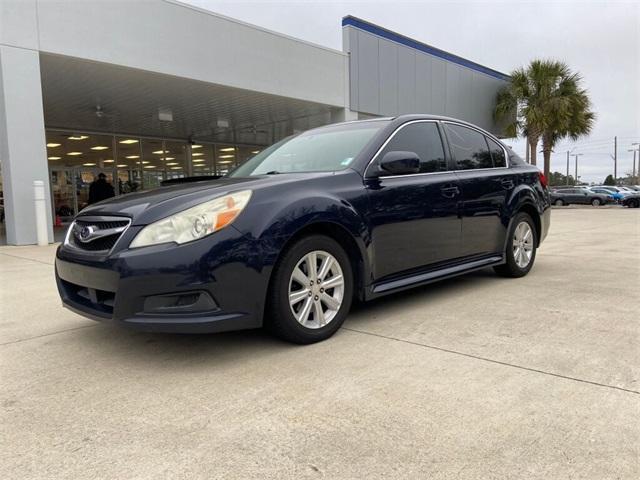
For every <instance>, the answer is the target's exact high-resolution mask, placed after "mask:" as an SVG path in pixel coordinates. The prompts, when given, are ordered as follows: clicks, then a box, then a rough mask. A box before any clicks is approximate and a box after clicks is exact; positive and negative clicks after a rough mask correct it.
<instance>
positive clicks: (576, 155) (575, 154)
mask: <svg viewBox="0 0 640 480" xmlns="http://www.w3.org/2000/svg"><path fill="white" fill-rule="evenodd" d="M580 155H582V153H574V154H573V156H574V157H575V160H576V185H578V157H579V156H580Z"/></svg>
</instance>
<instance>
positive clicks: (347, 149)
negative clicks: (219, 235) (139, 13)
mask: <svg viewBox="0 0 640 480" xmlns="http://www.w3.org/2000/svg"><path fill="white" fill-rule="evenodd" d="M388 123H389V121H388V120H376V121H367V122H354V123H343V124H338V125H335V126H329V127H322V128H316V129H314V130H309V131H307V132H304V133H301V134H300V135H296V136H294V137H289V138H285V139H284V140H281V141H280V142H278V143H276V144H274V145H272V146H270V147H269V148H267V149H265V150H263V151H262V152H260V153H259V154H258V155H256V156H255V157H253V158H251V159H250V160H249V161H247V162H246V163H245V164H244V165H241V166H240V167H238V168H237V169H235V170H234V171H232V172H231V173H230V174H229V176H230V177H249V176H253V175H266V174H277V173H294V172H331V171H335V170H344V169H345V168H347V167H349V165H350V164H351V162H352V161H353V159H354V158H355V157H356V156H357V155H358V153H360V151H361V150H362V149H363V148H364V146H365V145H366V144H367V143H368V142H369V140H371V138H372V137H373V136H374V135H375V133H376V132H378V131H379V130H380V129H381V128H383V127H384V126H386V125H387V124H388Z"/></svg>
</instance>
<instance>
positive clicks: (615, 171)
mask: <svg viewBox="0 0 640 480" xmlns="http://www.w3.org/2000/svg"><path fill="white" fill-rule="evenodd" d="M613 182H614V183H615V184H616V185H618V137H617V136H615V137H613Z"/></svg>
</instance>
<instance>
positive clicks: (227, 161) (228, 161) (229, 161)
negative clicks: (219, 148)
mask: <svg viewBox="0 0 640 480" xmlns="http://www.w3.org/2000/svg"><path fill="white" fill-rule="evenodd" d="M218 163H233V160H223V161H221V162H218Z"/></svg>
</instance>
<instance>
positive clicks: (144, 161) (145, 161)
mask: <svg viewBox="0 0 640 480" xmlns="http://www.w3.org/2000/svg"><path fill="white" fill-rule="evenodd" d="M127 158H128V157H127ZM142 163H149V161H148V160H143V161H142Z"/></svg>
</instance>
